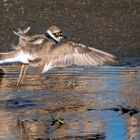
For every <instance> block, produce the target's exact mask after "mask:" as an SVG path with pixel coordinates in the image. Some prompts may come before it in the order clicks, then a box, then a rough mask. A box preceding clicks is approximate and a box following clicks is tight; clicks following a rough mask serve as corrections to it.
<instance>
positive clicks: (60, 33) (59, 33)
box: [53, 31, 62, 37]
mask: <svg viewBox="0 0 140 140" xmlns="http://www.w3.org/2000/svg"><path fill="white" fill-rule="evenodd" d="M53 34H54V35H55V36H56V37H58V36H61V35H62V31H60V32H56V33H53Z"/></svg>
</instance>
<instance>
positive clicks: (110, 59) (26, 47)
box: [0, 26, 116, 86]
mask: <svg viewBox="0 0 140 140" xmlns="http://www.w3.org/2000/svg"><path fill="white" fill-rule="evenodd" d="M17 35H18V36H19V44H18V47H17V48H16V50H15V51H13V52H10V53H7V54H1V55H0V64H2V63H5V62H11V63H13V62H20V63H22V64H23V67H24V68H23V67H21V72H20V75H19V79H18V80H17V86H18V85H19V84H20V83H21V81H22V80H23V78H24V76H25V73H26V70H27V68H28V65H31V66H33V67H40V68H41V73H45V72H47V71H48V70H49V69H52V68H55V67H65V66H70V65H72V64H76V65H80V66H97V65H104V64H111V63H115V62H116V61H115V59H116V57H115V56H114V55H112V54H109V53H107V52H104V51H100V50H98V49H95V48H92V47H88V46H85V45H83V44H80V43H75V42H72V41H67V40H66V41H60V40H61V39H62V38H64V37H65V36H63V34H62V31H61V30H60V28H58V27H56V26H51V27H50V28H49V29H48V30H47V31H46V33H45V35H35V36H32V37H29V36H26V35H21V34H18V33H17ZM20 40H22V41H21V42H20Z"/></svg>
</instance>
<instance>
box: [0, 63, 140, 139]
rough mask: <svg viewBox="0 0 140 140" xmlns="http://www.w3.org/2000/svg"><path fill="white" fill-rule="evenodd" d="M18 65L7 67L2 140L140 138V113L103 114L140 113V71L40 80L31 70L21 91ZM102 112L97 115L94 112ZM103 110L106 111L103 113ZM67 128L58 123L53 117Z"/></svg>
mask: <svg viewBox="0 0 140 140" xmlns="http://www.w3.org/2000/svg"><path fill="white" fill-rule="evenodd" d="M17 70H18V68H17V66H15V65H13V66H6V67H5V68H4V71H5V72H6V74H5V75H4V78H3V79H2V83H1V90H0V124H1V128H0V139H4V140H11V139H12V140H21V139H25V140H32V139H33V140H34V139H36V140H46V139H60V140H68V139H70V140H71V139H78V140H81V139H92V140H94V139H96V140H97V139H99V140H125V139H128V140H132V139H133V138H135V139H136V140H138V139H139V138H140V123H139V122H140V121H139V120H140V114H136V115H134V116H132V117H130V116H129V114H124V115H121V112H114V111H112V110H102V109H108V108H112V107H116V106H118V105H122V106H125V107H129V106H130V107H136V108H140V94H139V91H140V83H139V80H140V68H139V67H127V68H126V67H111V66H104V67H97V68H93V67H88V68H82V67H70V68H64V69H54V70H51V71H49V72H48V73H47V74H45V75H43V76H40V75H38V74H37V72H38V71H37V69H32V68H30V69H29V71H28V74H27V75H26V78H25V80H24V84H23V85H22V86H21V87H18V88H17V87H16V86H15V82H16V78H17V76H18V71H17ZM88 109H97V110H88ZM100 109H101V110H100ZM59 117H60V118H62V120H63V121H64V123H65V124H63V125H59V123H58V122H57V123H55V124H53V123H52V122H53V121H52V120H53V118H59Z"/></svg>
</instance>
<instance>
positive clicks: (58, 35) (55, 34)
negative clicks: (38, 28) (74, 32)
mask: <svg viewBox="0 0 140 140" xmlns="http://www.w3.org/2000/svg"><path fill="white" fill-rule="evenodd" d="M45 34H46V36H48V37H51V38H52V39H53V40H54V41H55V42H57V43H58V42H60V40H61V39H63V38H67V37H66V36H64V35H63V34H62V31H61V29H60V28H59V27H57V26H51V27H49V28H48V30H47V31H46V33H45Z"/></svg>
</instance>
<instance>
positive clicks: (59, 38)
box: [46, 30, 63, 42]
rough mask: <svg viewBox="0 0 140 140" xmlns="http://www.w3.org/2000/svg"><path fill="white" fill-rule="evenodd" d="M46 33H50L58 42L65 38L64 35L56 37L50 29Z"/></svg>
mask: <svg viewBox="0 0 140 140" xmlns="http://www.w3.org/2000/svg"><path fill="white" fill-rule="evenodd" d="M46 33H47V34H49V35H50V37H52V38H53V39H54V40H56V41H57V42H60V40H61V39H62V38H63V37H62V36H59V37H55V36H54V34H53V33H52V32H51V31H50V30H47V32H46Z"/></svg>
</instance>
